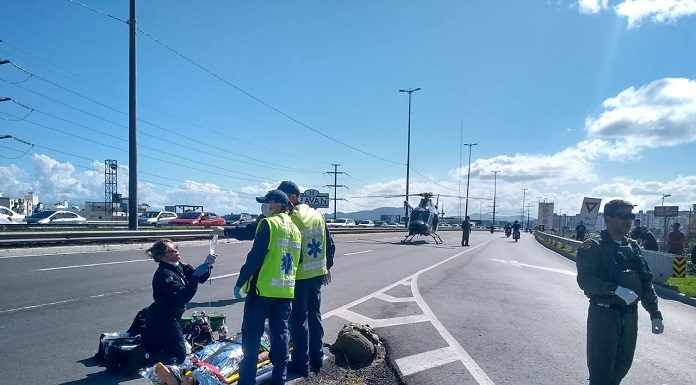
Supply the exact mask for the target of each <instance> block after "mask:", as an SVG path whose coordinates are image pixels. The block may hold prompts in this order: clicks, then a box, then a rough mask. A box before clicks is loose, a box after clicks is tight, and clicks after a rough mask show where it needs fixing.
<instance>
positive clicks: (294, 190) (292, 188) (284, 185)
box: [278, 180, 300, 195]
mask: <svg viewBox="0 0 696 385" xmlns="http://www.w3.org/2000/svg"><path fill="white" fill-rule="evenodd" d="M278 190H280V191H282V192H284V193H286V194H288V195H292V194H295V195H300V188H299V187H297V185H296V184H295V182H291V181H289V180H284V181H282V182H280V185H279V186H278Z"/></svg>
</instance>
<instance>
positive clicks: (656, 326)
mask: <svg viewBox="0 0 696 385" xmlns="http://www.w3.org/2000/svg"><path fill="white" fill-rule="evenodd" d="M651 321H652V332H653V334H662V332H663V331H665V325H664V324H663V323H662V320H661V319H659V318H653V319H652V320H651Z"/></svg>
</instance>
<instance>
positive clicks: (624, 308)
mask: <svg viewBox="0 0 696 385" xmlns="http://www.w3.org/2000/svg"><path fill="white" fill-rule="evenodd" d="M594 304H595V305H597V306H600V307H604V308H607V309H614V310H617V311H620V312H622V313H633V312H635V311H636V310H637V308H638V306H637V305H622V304H620V303H604V302H595V303H594Z"/></svg>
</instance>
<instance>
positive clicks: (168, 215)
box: [138, 210, 177, 226]
mask: <svg viewBox="0 0 696 385" xmlns="http://www.w3.org/2000/svg"><path fill="white" fill-rule="evenodd" d="M176 218H177V215H176V213H175V212H173V211H158V210H148V211H145V212H144V213H142V214H141V215H140V216H139V217H138V225H140V226H147V225H153V226H156V225H163V224H168V223H169V222H171V221H172V220H174V219H176Z"/></svg>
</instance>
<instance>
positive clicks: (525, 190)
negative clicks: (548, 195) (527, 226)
mask: <svg viewBox="0 0 696 385" xmlns="http://www.w3.org/2000/svg"><path fill="white" fill-rule="evenodd" d="M527 190H529V189H526V188H523V189H522V220H521V221H520V223H522V224H523V225H524V199H525V198H526V197H527Z"/></svg>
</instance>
